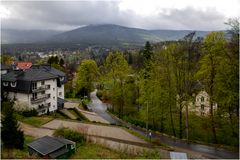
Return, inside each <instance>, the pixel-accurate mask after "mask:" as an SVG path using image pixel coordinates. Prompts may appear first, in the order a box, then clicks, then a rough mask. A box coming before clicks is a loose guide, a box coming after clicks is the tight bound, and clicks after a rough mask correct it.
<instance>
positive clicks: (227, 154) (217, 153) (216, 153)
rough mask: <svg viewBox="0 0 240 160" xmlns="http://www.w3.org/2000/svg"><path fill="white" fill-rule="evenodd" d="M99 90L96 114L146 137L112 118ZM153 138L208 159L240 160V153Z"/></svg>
mask: <svg viewBox="0 0 240 160" xmlns="http://www.w3.org/2000/svg"><path fill="white" fill-rule="evenodd" d="M96 92H97V90H95V91H94V92H92V93H91V99H92V101H93V103H92V104H91V108H92V110H93V111H94V112H96V113H97V114H98V115H100V116H101V117H103V118H104V119H106V120H108V121H109V122H110V123H116V124H121V125H123V126H127V127H129V128H130V129H132V130H134V131H135V132H138V133H139V134H141V135H144V136H145V135H146V130H144V129H142V128H139V127H136V126H134V125H131V124H129V123H126V122H124V121H122V120H119V119H117V118H116V117H113V116H110V115H109V114H108V113H107V112H106V110H107V107H106V105H105V104H103V103H102V102H101V100H99V99H98V97H97V96H96ZM152 137H153V138H156V139H159V141H160V142H161V143H162V144H166V145H168V146H171V147H174V148H176V149H185V150H189V151H194V152H197V153H200V154H202V155H204V156H206V157H208V158H227V159H238V158H239V153H235V152H231V151H227V150H224V149H219V148H215V147H211V146H207V145H201V144H195V143H186V142H184V141H182V140H175V139H172V138H170V137H168V136H165V135H162V134H158V133H152Z"/></svg>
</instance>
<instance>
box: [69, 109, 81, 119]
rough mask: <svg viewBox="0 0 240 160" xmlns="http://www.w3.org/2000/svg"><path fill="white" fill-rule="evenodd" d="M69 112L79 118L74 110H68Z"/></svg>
mask: <svg viewBox="0 0 240 160" xmlns="http://www.w3.org/2000/svg"><path fill="white" fill-rule="evenodd" d="M68 111H69V112H70V113H71V114H72V115H74V116H75V117H77V118H78V117H79V116H78V115H77V113H76V112H75V111H74V110H72V109H68Z"/></svg>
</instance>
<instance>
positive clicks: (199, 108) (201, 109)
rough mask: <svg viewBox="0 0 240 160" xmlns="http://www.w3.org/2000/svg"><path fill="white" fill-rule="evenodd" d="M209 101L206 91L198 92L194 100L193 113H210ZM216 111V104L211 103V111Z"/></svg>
mask: <svg viewBox="0 0 240 160" xmlns="http://www.w3.org/2000/svg"><path fill="white" fill-rule="evenodd" d="M210 108H211V107H210V99H209V95H208V93H207V92H206V91H204V90H203V91H200V92H199V93H198V94H197V95H196V98H195V107H194V109H193V110H194V111H195V112H196V113H197V114H198V115H208V114H209V113H210ZM216 109H217V103H213V110H216Z"/></svg>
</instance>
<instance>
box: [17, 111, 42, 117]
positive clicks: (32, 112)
mask: <svg viewBox="0 0 240 160" xmlns="http://www.w3.org/2000/svg"><path fill="white" fill-rule="evenodd" d="M19 113H20V114H21V115H23V116H24V117H32V116H37V115H38V112H37V110H36V109H32V110H27V111H19Z"/></svg>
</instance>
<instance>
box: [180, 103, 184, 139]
mask: <svg viewBox="0 0 240 160" xmlns="http://www.w3.org/2000/svg"><path fill="white" fill-rule="evenodd" d="M182 134H183V127H182V104H181V102H180V104H179V138H180V139H182Z"/></svg>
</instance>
